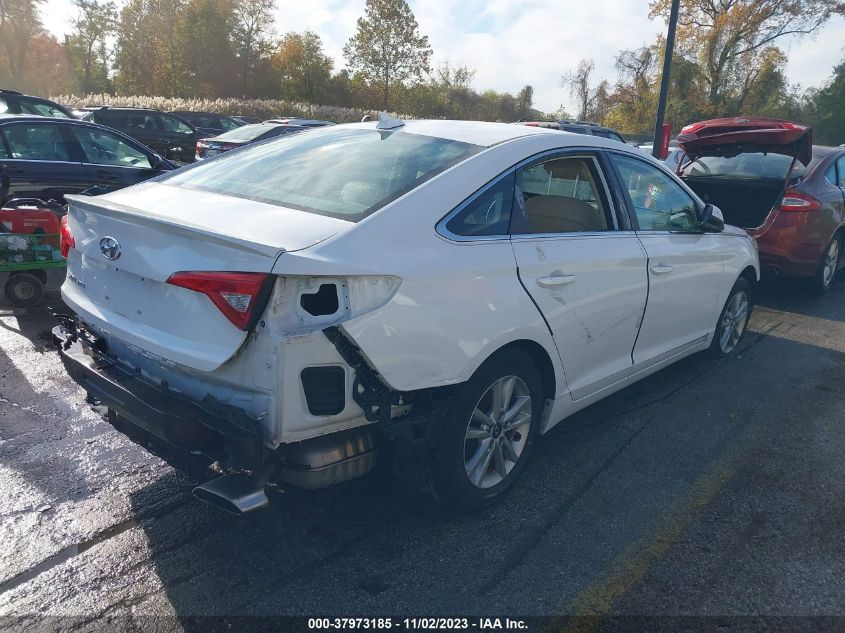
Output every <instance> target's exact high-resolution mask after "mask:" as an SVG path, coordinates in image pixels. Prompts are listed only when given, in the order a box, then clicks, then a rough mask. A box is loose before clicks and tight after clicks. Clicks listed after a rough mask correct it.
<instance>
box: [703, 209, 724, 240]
mask: <svg viewBox="0 0 845 633" xmlns="http://www.w3.org/2000/svg"><path fill="white" fill-rule="evenodd" d="M698 226H699V228H700V229H701V230H702V231H704V232H705V233H721V232H722V231H724V230H725V217H724V216H723V215H722V210H721V209H719V207H716V206H714V205H712V204H706V205H704V208H703V209H702V210H701V211H700V212H699V214H698Z"/></svg>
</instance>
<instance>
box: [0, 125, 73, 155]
mask: <svg viewBox="0 0 845 633" xmlns="http://www.w3.org/2000/svg"><path fill="white" fill-rule="evenodd" d="M2 134H3V139H4V140H5V141H6V144H7V145H8V146H9V151H10V152H11V153H12V155H11V158H17V159H21V160H45V161H69V160H70V152H69V151H68V148H67V145H66V144H65V141H64V139H63V138H62V134H61V132H60V131H59V126H58V125H52V124H49V123H48V124H43V123H42V124H38V123H36V124H32V123H18V124H14V125H7V126H6V127H4V128H3V131H2Z"/></svg>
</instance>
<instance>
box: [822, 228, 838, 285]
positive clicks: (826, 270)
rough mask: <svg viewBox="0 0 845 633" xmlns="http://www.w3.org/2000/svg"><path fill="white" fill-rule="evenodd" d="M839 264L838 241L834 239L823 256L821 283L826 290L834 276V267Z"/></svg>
mask: <svg viewBox="0 0 845 633" xmlns="http://www.w3.org/2000/svg"><path fill="white" fill-rule="evenodd" d="M838 264H839V240H837V239H834V240H833V241H832V242H831V243H830V246H828V248H827V253H825V256H824V263H823V264H822V266H823V269H822V283H823V284H824V286H825V288H827V287H828V286H829V285H830V284H831V283H832V282H833V277H834V275H836V267H837V266H838Z"/></svg>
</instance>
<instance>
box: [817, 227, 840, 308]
mask: <svg viewBox="0 0 845 633" xmlns="http://www.w3.org/2000/svg"><path fill="white" fill-rule="evenodd" d="M841 253H842V240H841V239H840V237H839V235H834V236H833V238H832V239H831V240H830V242H829V243H828V245H827V247H826V248H825V249H824V255H822V260H821V261H820V262H819V268H818V270H817V271H816V274H815V275H814V276H813V279H812V281H811V283H810V285H811V287H812V289H813V291H815V292H816V293H817V294H820V295H823V294H825V293H826V292H827V291H828V290H830V287H831V286H832V285H833V281H834V279H836V271H837V269H838V268H839V258H840V256H841Z"/></svg>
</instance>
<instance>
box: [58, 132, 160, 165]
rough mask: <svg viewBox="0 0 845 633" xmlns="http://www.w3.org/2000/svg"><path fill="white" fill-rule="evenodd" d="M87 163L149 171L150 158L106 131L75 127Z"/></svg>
mask: <svg viewBox="0 0 845 633" xmlns="http://www.w3.org/2000/svg"><path fill="white" fill-rule="evenodd" d="M72 129H73V133H74V134H75V135H76V138H77V140H78V141H79V144H80V145H81V146H82V152H83V153H84V154H85V162H86V163H92V164H94V165H113V166H116V167H137V168H139V169H149V168H150V159H149V157H148V156H147V155H146V154H144V153H143V152H141V151H140V150H137V149H135V148H134V147H132V146H131V145H129V144H128V143H126V142H125V141H124V140H122V139H121V138H120V137H118V136H116V135H114V134H110V133H109V132H106V131H104V130H96V129H93V128H81V127H73V128H72Z"/></svg>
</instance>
